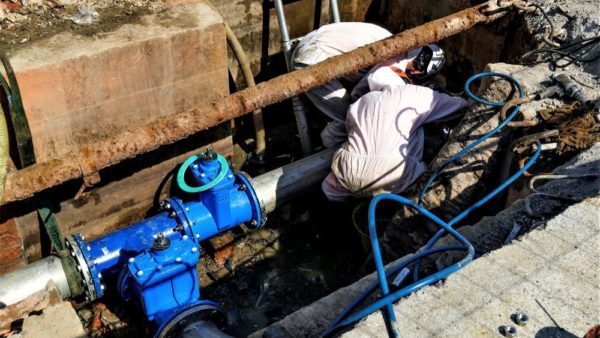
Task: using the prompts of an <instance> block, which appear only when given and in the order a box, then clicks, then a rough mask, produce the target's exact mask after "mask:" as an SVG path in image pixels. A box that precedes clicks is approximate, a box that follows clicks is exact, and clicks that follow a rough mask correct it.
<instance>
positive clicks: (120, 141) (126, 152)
mask: <svg viewBox="0 0 600 338" xmlns="http://www.w3.org/2000/svg"><path fill="white" fill-rule="evenodd" d="M484 6H486V4H482V5H478V6H475V7H471V8H468V9H465V10H462V11H460V12H457V13H454V14H452V15H449V16H446V17H443V18H440V19H437V20H434V21H431V22H429V23H426V24H424V25H421V26H418V27H415V28H412V29H409V30H407V31H404V32H401V33H399V34H396V35H394V36H392V37H390V38H388V39H385V40H382V41H378V42H375V43H372V44H370V45H367V46H364V47H361V48H359V49H356V50H354V51H352V52H350V53H346V54H343V55H339V56H336V57H332V58H330V59H328V60H326V61H324V62H321V63H319V64H316V65H313V66H311V67H308V68H305V69H302V70H298V71H294V72H292V73H288V74H285V75H281V76H279V77H276V78H274V79H272V80H269V81H266V82H263V83H259V84H258V85H256V86H255V87H249V88H246V89H244V90H242V91H239V92H237V93H234V94H231V95H229V96H226V97H223V98H222V99H219V100H217V101H216V102H212V103H210V104H205V105H202V106H200V107H198V108H196V109H193V110H190V111H187V112H184V113H181V114H177V115H171V116H166V117H163V118H161V119H159V120H156V121H154V122H152V123H150V124H148V125H146V126H143V127H140V128H137V129H135V130H132V131H129V132H125V133H122V134H119V135H116V136H113V137H110V138H107V139H105V140H101V141H98V142H94V143H91V144H86V145H84V146H82V147H81V148H80V149H79V150H77V151H73V152H70V153H68V154H66V155H64V156H62V157H61V158H59V159H54V160H50V161H47V162H43V163H38V164H35V165H32V166H30V167H28V168H25V169H22V170H18V171H13V172H10V173H9V174H8V177H7V183H6V191H5V194H4V199H3V201H2V203H7V202H11V201H16V200H22V199H26V198H28V197H31V196H33V195H34V194H35V193H36V192H39V191H42V190H44V189H47V188H50V187H54V186H57V185H59V184H61V183H64V182H67V181H70V180H73V179H78V178H82V177H83V178H84V179H85V178H86V177H88V178H89V177H93V176H94V175H96V174H97V173H98V171H99V170H101V169H103V168H107V167H110V166H112V165H114V164H116V163H119V162H121V161H123V160H126V159H128V158H132V157H135V156H137V155H139V154H143V153H146V152H149V151H151V150H154V149H156V148H158V147H160V146H162V145H166V144H171V143H174V142H176V141H178V140H181V139H183V138H186V137H188V136H190V135H192V134H194V133H197V132H199V131H202V130H206V129H208V128H210V127H213V126H216V125H218V124H220V123H222V122H225V121H227V120H230V119H233V118H236V117H239V116H241V115H244V114H247V113H249V112H252V111H254V110H256V109H259V108H262V107H265V106H268V105H271V104H273V103H277V102H280V101H283V100H285V99H287V98H290V97H293V96H296V95H298V94H300V93H303V92H306V91H307V90H310V89H312V88H315V87H318V86H320V85H323V84H325V83H327V82H329V81H332V80H334V79H336V78H339V77H341V76H343V75H346V74H350V73H354V72H356V71H359V70H361V69H363V68H365V67H370V66H373V65H375V64H377V63H379V62H381V61H384V60H386V59H389V58H391V57H394V56H396V55H399V54H402V53H405V52H407V51H410V50H412V49H415V48H417V47H420V46H424V45H427V44H429V43H434V42H437V41H440V40H442V39H444V38H447V37H449V36H452V35H455V34H458V33H461V32H464V31H466V30H468V29H470V28H472V27H473V26H475V25H476V24H480V23H488V22H490V21H493V20H495V19H497V18H498V17H500V16H502V13H500V14H497V15H492V16H490V15H485V14H482V13H481V10H482V9H483V7H484Z"/></svg>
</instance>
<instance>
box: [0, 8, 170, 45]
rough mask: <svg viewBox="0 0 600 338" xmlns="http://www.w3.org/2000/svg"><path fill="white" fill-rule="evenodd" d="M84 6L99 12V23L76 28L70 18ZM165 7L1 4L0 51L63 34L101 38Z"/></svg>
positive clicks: (77, 25) (81, 25)
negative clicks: (141, 16) (123, 25)
mask: <svg viewBox="0 0 600 338" xmlns="http://www.w3.org/2000/svg"><path fill="white" fill-rule="evenodd" d="M85 4H87V5H90V6H91V8H93V9H94V10H96V11H97V12H98V14H99V15H98V19H97V21H96V22H94V23H92V24H87V25H86V24H76V23H75V22H74V21H73V20H72V18H73V16H74V15H76V14H77V13H78V12H79V11H80V10H81V8H83V5H85ZM164 6H165V3H164V1H160V0H156V1H140V0H137V1H134V0H117V1H108V0H97V1H83V0H74V1H65V0H52V1H26V0H18V1H15V2H12V1H2V2H0V48H1V49H2V50H11V49H18V48H20V47H22V46H25V45H27V43H30V42H33V41H37V40H40V39H43V38H45V37H49V36H52V35H54V34H56V33H59V32H64V31H71V32H73V33H76V34H82V35H88V36H101V35H102V34H103V33H106V32H110V31H112V30H114V29H116V28H118V27H119V26H121V25H122V24H124V23H132V22H137V20H138V18H139V16H140V15H144V14H150V13H156V12H158V11H160V10H161V9H163V8H164Z"/></svg>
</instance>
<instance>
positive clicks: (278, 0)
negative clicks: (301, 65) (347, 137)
mask: <svg viewBox="0 0 600 338" xmlns="http://www.w3.org/2000/svg"><path fill="white" fill-rule="evenodd" d="M274 2H275V13H276V14H277V22H278V23H279V33H280V34H281V46H282V47H283V55H284V57H285V64H286V66H287V70H288V72H293V71H294V66H293V64H292V41H291V40H290V34H289V32H288V29H287V20H286V18H285V12H284V10H283V2H282V0H274ZM292 109H293V111H294V118H295V119H296V126H297V128H298V135H299V136H300V145H301V146H302V153H303V154H304V155H309V154H311V153H312V144H311V141H310V132H309V128H308V121H307V119H306V111H305V110H304V105H303V104H302V101H300V98H299V97H297V96H294V97H292Z"/></svg>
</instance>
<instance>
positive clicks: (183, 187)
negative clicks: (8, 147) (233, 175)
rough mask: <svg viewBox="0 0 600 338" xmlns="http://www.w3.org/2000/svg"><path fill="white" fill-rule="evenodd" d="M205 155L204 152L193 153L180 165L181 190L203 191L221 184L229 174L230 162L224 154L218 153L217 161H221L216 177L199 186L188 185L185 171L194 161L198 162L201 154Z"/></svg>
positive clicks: (190, 191)
mask: <svg viewBox="0 0 600 338" xmlns="http://www.w3.org/2000/svg"><path fill="white" fill-rule="evenodd" d="M203 155H204V154H203V153H200V154H197V155H192V156H190V157H188V159H187V160H185V162H183V164H181V167H179V171H177V185H178V186H179V188H180V189H181V190H183V191H185V192H187V193H192V194H194V193H199V192H203V191H206V190H208V189H210V188H212V187H214V186H215V185H217V184H219V182H221V180H222V179H223V178H224V177H225V175H227V171H228V170H229V163H227V160H226V159H225V158H224V157H223V156H221V155H220V154H217V161H218V162H219V165H220V169H219V173H218V174H217V176H216V177H215V179H214V180H212V181H210V182H208V183H206V184H204V185H201V186H198V187H192V186H190V185H188V184H187V183H186V182H185V172H186V171H187V170H188V168H189V167H190V165H192V163H194V162H196V161H197V160H198V159H199V158H200V156H203Z"/></svg>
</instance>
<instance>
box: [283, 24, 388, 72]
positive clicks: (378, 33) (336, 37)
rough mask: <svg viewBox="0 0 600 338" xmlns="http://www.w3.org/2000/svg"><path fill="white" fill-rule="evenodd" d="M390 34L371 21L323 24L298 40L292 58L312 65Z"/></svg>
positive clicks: (297, 61)
mask: <svg viewBox="0 0 600 338" xmlns="http://www.w3.org/2000/svg"><path fill="white" fill-rule="evenodd" d="M391 35H392V33H390V32H389V31H388V30H387V29H385V28H382V27H379V26H377V25H374V24H371V23H364V22H339V23H332V24H329V25H324V26H321V27H320V28H319V29H317V30H314V31H312V32H310V33H308V34H307V35H306V36H305V37H304V38H303V39H302V40H301V41H300V43H299V44H298V47H296V49H295V50H294V53H293V55H292V60H293V62H294V63H299V64H303V65H305V66H306V65H314V64H315V63H318V62H321V61H324V60H325V59H328V58H330V57H332V56H335V55H340V54H343V53H347V52H349V51H352V50H355V49H356V48H358V47H362V46H364V45H368V44H370V43H373V42H375V41H379V40H382V39H385V38H387V37H390V36H391ZM296 68H297V66H296Z"/></svg>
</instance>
